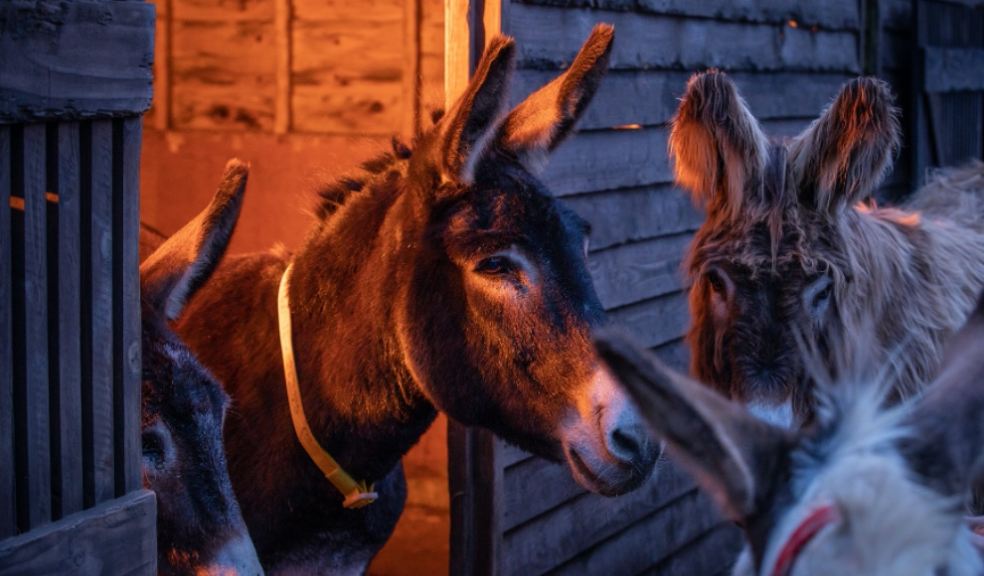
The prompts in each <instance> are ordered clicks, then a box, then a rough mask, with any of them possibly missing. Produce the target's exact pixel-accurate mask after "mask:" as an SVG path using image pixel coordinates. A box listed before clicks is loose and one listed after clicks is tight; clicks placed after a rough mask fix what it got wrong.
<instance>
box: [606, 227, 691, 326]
mask: <svg viewBox="0 0 984 576" xmlns="http://www.w3.org/2000/svg"><path fill="white" fill-rule="evenodd" d="M689 245H690V234H689V233H683V234H677V235H674V236H666V237H662V238H654V239H652V240H646V241H643V242H637V243H633V244H627V245H625V246H618V247H615V248H612V249H609V250H604V251H601V252H596V253H594V254H591V257H590V258H589V259H588V271H589V272H590V273H591V276H592V278H593V279H594V285H595V290H596V291H597V292H598V298H600V299H601V303H602V304H603V305H604V306H605V308H614V307H616V306H624V305H626V304H632V303H634V302H639V301H642V300H647V299H650V298H654V297H656V296H663V295H665V294H670V293H673V292H679V291H680V290H681V289H682V288H683V287H684V281H683V273H682V270H681V264H682V261H683V256H684V253H685V251H686V249H687V246H689Z"/></svg>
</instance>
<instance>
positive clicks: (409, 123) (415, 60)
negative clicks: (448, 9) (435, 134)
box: [401, 0, 423, 141]
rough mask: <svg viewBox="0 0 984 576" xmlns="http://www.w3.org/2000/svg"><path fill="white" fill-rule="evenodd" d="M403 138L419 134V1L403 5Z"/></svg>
mask: <svg viewBox="0 0 984 576" xmlns="http://www.w3.org/2000/svg"><path fill="white" fill-rule="evenodd" d="M403 7H404V9H403V76H402V78H401V80H402V83H403V98H402V104H403V127H402V132H403V137H404V138H405V139H407V140H408V141H409V140H410V139H412V138H413V137H414V136H416V135H417V134H419V133H420V127H421V121H420V114H421V96H420V95H421V90H422V86H421V83H422V82H423V78H422V77H421V74H420V54H421V46H420V39H421V35H420V23H421V20H422V14H421V10H422V6H421V0H405V2H404V4H403Z"/></svg>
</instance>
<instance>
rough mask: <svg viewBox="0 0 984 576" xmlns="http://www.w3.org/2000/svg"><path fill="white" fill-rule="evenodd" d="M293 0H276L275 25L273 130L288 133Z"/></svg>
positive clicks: (289, 121) (289, 123)
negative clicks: (275, 87)
mask: <svg viewBox="0 0 984 576" xmlns="http://www.w3.org/2000/svg"><path fill="white" fill-rule="evenodd" d="M291 16H292V15H291V0H275V5H274V18H273V26H274V30H275V32H274V33H275V34H276V42H275V44H276V47H277V72H276V77H277V92H276V95H275V101H276V105H275V106H276V107H275V108H274V114H273V132H274V133H275V134H286V133H287V132H288V131H289V130H290V127H291V119H290V112H291V102H290V101H291V50H292V46H291V38H290V29H291Z"/></svg>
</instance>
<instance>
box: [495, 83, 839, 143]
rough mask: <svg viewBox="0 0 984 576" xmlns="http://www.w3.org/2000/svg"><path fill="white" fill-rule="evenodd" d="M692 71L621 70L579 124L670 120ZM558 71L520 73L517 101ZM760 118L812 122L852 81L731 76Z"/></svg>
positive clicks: (600, 125) (586, 126) (515, 91)
mask: <svg viewBox="0 0 984 576" xmlns="http://www.w3.org/2000/svg"><path fill="white" fill-rule="evenodd" d="M691 73H692V72H690V71H657V70H615V71H612V72H611V73H609V74H608V75H607V76H606V77H605V81H604V82H602V84H601V87H600V88H599V89H598V93H597V94H596V95H595V98H594V100H593V101H592V103H591V106H589V107H588V110H587V112H586V113H585V115H584V117H583V118H582V119H581V122H580V123H579V124H578V127H579V128H580V129H581V130H597V129H605V128H614V127H617V126H625V125H630V124H640V125H642V126H653V125H660V124H665V123H666V122H669V120H670V119H671V118H672V117H673V114H675V113H676V109H677V106H678V105H679V104H680V100H679V99H680V97H681V96H683V91H684V89H685V88H686V86H687V79H688V78H690V75H691ZM556 75H557V72H556V71H543V70H520V71H519V72H518V73H517V74H516V78H515V87H514V89H513V91H512V96H511V99H512V101H513V103H518V102H520V101H521V100H522V99H523V98H525V97H526V96H527V95H528V94H530V93H532V92H533V91H534V90H536V89H537V88H539V87H540V86H542V85H544V84H546V83H547V82H549V81H550V80H551V79H552V78H553V77H554V76H556ZM729 76H730V77H731V79H732V80H734V81H735V83H736V84H737V85H738V89H739V91H741V94H742V96H743V97H744V98H745V100H746V101H747V102H748V105H749V108H750V109H751V111H752V113H753V114H755V117H756V118H759V119H760V120H769V119H776V118H808V117H815V116H817V115H819V113H820V111H821V110H822V109H823V108H824V107H825V106H826V105H827V104H829V103H830V101H831V100H832V99H833V98H834V96H836V95H837V93H838V91H839V90H840V88H841V86H842V85H843V84H844V83H845V82H846V81H848V80H850V79H851V78H853V76H852V75H850V74H840V73H831V74H828V73H804V72H774V73H746V72H736V73H729Z"/></svg>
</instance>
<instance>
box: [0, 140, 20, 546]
mask: <svg viewBox="0 0 984 576" xmlns="http://www.w3.org/2000/svg"><path fill="white" fill-rule="evenodd" d="M10 132H11V129H10V127H8V126H0V540H3V539H4V538H7V537H9V536H12V535H14V533H15V532H16V530H17V522H16V518H17V505H16V501H17V500H16V489H17V486H16V480H15V457H14V374H13V365H14V351H13V338H14V328H13V308H12V298H13V294H12V288H13V285H12V282H13V271H12V270H11V256H12V250H13V245H12V238H11V233H10V232H11V231H10V228H11V226H10V224H11V222H10V196H11V190H10V187H11V173H10V169H11V166H10V151H11V134H10Z"/></svg>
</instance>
